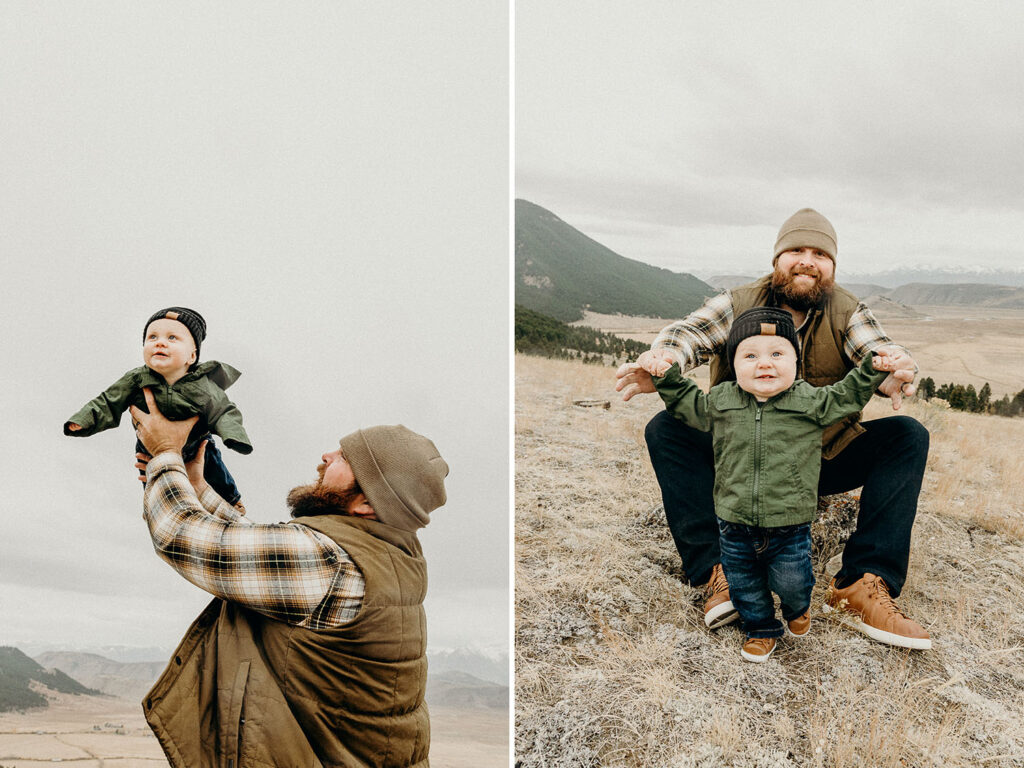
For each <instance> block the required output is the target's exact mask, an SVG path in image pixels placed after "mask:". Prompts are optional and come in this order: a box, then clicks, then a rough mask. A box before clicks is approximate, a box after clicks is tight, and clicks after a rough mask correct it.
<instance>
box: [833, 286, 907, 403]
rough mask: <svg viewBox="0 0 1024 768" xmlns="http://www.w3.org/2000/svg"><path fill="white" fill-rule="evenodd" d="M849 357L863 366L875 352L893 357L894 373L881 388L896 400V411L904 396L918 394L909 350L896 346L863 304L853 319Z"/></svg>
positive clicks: (849, 329)
mask: <svg viewBox="0 0 1024 768" xmlns="http://www.w3.org/2000/svg"><path fill="white" fill-rule="evenodd" d="M843 348H844V351H845V352H846V356H847V357H849V358H850V359H851V360H852V361H853V362H854V363H855V364H857V365H859V364H860V363H861V362H862V361H863V360H864V358H865V356H867V355H868V354H870V353H872V352H884V353H885V354H886V355H887V356H889V357H891V358H892V361H893V367H892V368H890V369H889V370H890V371H891V373H890V374H889V375H888V376H887V377H886V378H885V380H884V381H883V382H882V383H881V384H879V385H878V391H879V392H881V393H882V394H883V395H885V396H886V397H889V398H891V399H892V408H893V410H894V411H896V410H899V408H900V406H901V405H903V397H904V396H906V397H911V396H913V394H914V393H915V392H916V391H917V387H916V386H914V377H915V376H916V375H917V371H918V368H917V363H915V362H914V358H913V357H911V355H910V352H909V351H907V349H906V348H904V347H901V346H899V345H898V344H893V343H892V339H890V338H889V337H888V336H887V335H886V333H885V331H883V330H882V326H881V324H880V323H879V322H878V320H877V319H876V318H875V316H874V314H873V313H872V312H871V310H870V309H868V308H867V306H865V305H864V304H863V303H861V304H858V305H857V309H856V310H855V311H854V313H853V314H852V315H851V316H850V322H849V323H848V324H847V326H846V333H845V340H844V343H843Z"/></svg>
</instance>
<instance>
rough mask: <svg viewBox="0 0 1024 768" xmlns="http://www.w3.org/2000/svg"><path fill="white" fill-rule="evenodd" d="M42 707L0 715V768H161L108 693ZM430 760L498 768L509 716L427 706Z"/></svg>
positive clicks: (442, 767)
mask: <svg viewBox="0 0 1024 768" xmlns="http://www.w3.org/2000/svg"><path fill="white" fill-rule="evenodd" d="M51 698H52V700H51V702H50V706H49V707H48V708H46V709H35V710H28V711H27V712H2V713H0V768H38V766H40V765H42V764H44V763H47V764H54V763H70V764H73V765H74V766H75V768H166V766H167V765H168V763H167V760H166V759H165V758H164V753H163V750H162V749H161V748H160V744H159V743H158V742H157V740H156V737H155V736H153V733H152V731H150V729H149V726H148V725H147V724H146V720H145V718H144V717H143V716H142V707H141V706H140V705H139V704H138V703H137V702H134V701H126V700H125V699H118V698H114V697H111V696H70V695H64V694H51ZM430 720H431V744H430V761H431V763H432V764H433V765H435V766H438V768H505V766H507V765H508V753H509V745H508V712H507V711H506V710H493V709H487V708H478V709H475V710H472V711H470V710H466V709H461V708H456V707H432V708H431V710H430Z"/></svg>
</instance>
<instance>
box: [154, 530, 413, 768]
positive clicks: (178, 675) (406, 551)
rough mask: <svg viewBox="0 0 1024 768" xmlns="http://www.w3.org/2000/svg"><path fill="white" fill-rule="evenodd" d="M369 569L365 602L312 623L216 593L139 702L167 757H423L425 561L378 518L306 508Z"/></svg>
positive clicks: (254, 761)
mask: <svg viewBox="0 0 1024 768" xmlns="http://www.w3.org/2000/svg"><path fill="white" fill-rule="evenodd" d="M292 522H293V523H295V524H298V525H303V526H306V527H308V528H312V529H314V530H317V531H320V532H321V533H323V534H325V535H327V536H329V537H330V538H331V539H333V540H334V541H335V542H337V543H338V545H339V546H341V548H342V549H344V550H345V551H346V552H347V553H348V554H349V556H350V557H351V558H352V560H353V561H354V562H355V564H356V565H357V566H358V567H359V570H360V571H361V572H362V574H363V577H364V578H365V579H366V590H365V592H364V595H363V607H362V609H361V610H360V612H359V614H358V615H357V616H356V617H355V618H354V619H352V620H351V621H349V622H346V623H345V624H342V625H341V626H340V627H337V628H335V629H324V630H317V631H314V630H310V629H305V628H303V627H298V626H293V625H289V624H285V623H283V622H280V621H275V620H273V619H270V618H268V617H266V616H263V615H261V614H259V613H256V612H255V611H252V610H249V609H246V608H243V607H241V606H239V605H238V604H236V603H232V602H230V601H224V600H220V599H216V600H214V601H213V602H212V603H211V604H210V605H209V606H208V607H207V608H206V610H205V611H204V612H203V613H202V614H201V615H200V616H199V618H198V619H196V621H195V622H194V623H193V624H192V626H191V627H190V628H189V631H188V633H187V634H186V635H185V638H184V639H183V640H182V642H181V643H180V644H179V646H178V648H177V650H175V652H174V656H173V658H172V659H171V662H170V663H169V664H168V665H167V669H166V670H165V671H164V673H163V675H162V676H161V677H160V679H159V680H158V681H157V683H156V684H155V685H154V686H153V688H152V690H151V691H150V692H149V694H148V695H147V696H146V698H145V700H144V701H143V710H144V711H145V715H146V720H147V722H148V723H149V725H150V727H151V728H152V729H153V733H154V734H156V737H157V739H158V740H159V741H160V745H161V746H162V747H163V749H164V753H165V754H166V755H167V759H168V761H169V762H170V764H171V765H172V766H174V768H428V766H429V765H430V762H429V758H428V753H429V751H430V718H429V713H428V711H427V705H426V702H425V701H424V696H425V694H426V686H427V657H426V648H427V626H426V616H425V614H424V612H423V598H424V596H425V595H426V591H427V566H426V561H425V560H424V559H423V551H422V549H421V547H420V543H419V539H418V538H417V537H416V534H415V533H413V532H411V531H403V530H400V529H398V528H393V527H391V526H388V525H384V524H383V523H379V522H376V521H373V520H361V519H358V518H353V517H342V516H340V515H321V516H317V517H303V518H300V519H297V520H294V521H292Z"/></svg>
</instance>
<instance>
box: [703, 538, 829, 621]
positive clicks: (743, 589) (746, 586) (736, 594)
mask: <svg viewBox="0 0 1024 768" xmlns="http://www.w3.org/2000/svg"><path fill="white" fill-rule="evenodd" d="M718 531H719V545H720V546H721V549H722V570H724V571H725V578H726V579H727V580H728V581H729V597H730V598H731V599H732V604H733V605H734V606H735V607H736V610H737V611H738V612H739V614H740V618H741V619H742V620H743V631H744V632H746V633H747V636H748V637H782V622H780V621H779V620H778V618H776V616H775V600H774V598H773V597H772V593H773V592H774V593H775V594H777V595H778V596H779V599H780V600H781V602H782V605H781V608H782V618H784V619H785V620H786V621H792V620H793V619H796V618H799V617H800V616H803V615H804V612H806V611H807V609H808V608H809V607H810V605H811V589H812V588H813V587H814V570H813V568H812V567H811V524H810V523H803V524H801V525H787V526H783V527H780V528H757V527H754V526H750V525H741V524H739V523H728V522H726V521H724V520H721V519H719V520H718Z"/></svg>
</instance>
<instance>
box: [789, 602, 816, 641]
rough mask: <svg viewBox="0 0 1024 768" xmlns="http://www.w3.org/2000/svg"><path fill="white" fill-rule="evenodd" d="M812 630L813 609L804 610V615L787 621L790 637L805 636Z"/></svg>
mask: <svg viewBox="0 0 1024 768" xmlns="http://www.w3.org/2000/svg"><path fill="white" fill-rule="evenodd" d="M810 631H811V609H810V608H808V609H807V610H806V611H804V615H803V616H798V617H797V618H795V619H793V620H792V621H787V622H786V632H787V633H789V635H790V637H803V636H804V635H806V634H808V633H809V632H810Z"/></svg>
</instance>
